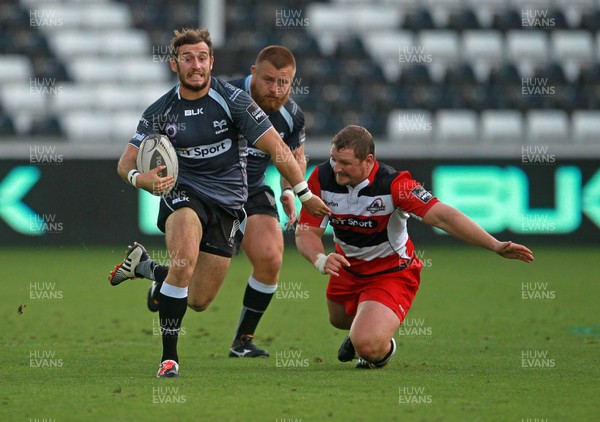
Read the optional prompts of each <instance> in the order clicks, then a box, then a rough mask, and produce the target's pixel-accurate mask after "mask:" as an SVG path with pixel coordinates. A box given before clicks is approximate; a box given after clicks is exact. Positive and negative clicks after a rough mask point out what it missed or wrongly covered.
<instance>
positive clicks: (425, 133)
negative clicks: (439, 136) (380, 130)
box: [387, 109, 433, 145]
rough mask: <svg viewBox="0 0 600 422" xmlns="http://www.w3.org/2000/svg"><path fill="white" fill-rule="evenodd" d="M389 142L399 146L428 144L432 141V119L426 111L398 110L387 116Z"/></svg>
mask: <svg viewBox="0 0 600 422" xmlns="http://www.w3.org/2000/svg"><path fill="white" fill-rule="evenodd" d="M387 125H388V127H387V133H388V136H389V138H390V141H391V142H393V143H398V144H400V145H405V144H412V145H414V144H419V145H420V144H430V143H431V142H432V140H433V137H432V132H433V117H432V114H431V112H430V111H428V110H417V109H399V110H392V111H391V112H390V113H389V114H388V121H387Z"/></svg>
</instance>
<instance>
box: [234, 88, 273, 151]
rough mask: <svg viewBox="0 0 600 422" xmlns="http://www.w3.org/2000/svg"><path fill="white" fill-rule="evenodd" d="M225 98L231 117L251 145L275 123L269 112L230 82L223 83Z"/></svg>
mask: <svg viewBox="0 0 600 422" xmlns="http://www.w3.org/2000/svg"><path fill="white" fill-rule="evenodd" d="M223 90H224V94H225V95H224V98H226V99H227V101H228V103H229V109H230V110H231V118H232V120H233V122H234V124H235V125H236V126H237V127H238V129H239V130H240V132H241V133H242V135H244V137H245V138H246V139H247V140H248V142H249V143H250V144H251V145H254V143H255V142H256V141H257V140H258V139H259V138H260V137H261V136H262V135H264V134H265V132H266V131H267V130H269V129H270V128H271V127H273V125H272V124H271V121H270V120H269V117H268V116H267V113H265V112H264V111H263V109H262V108H260V107H259V106H258V104H256V102H255V101H254V100H253V99H252V98H251V97H250V96H249V95H248V94H246V93H245V92H244V91H243V90H241V89H239V88H236V87H234V86H233V85H231V84H229V83H225V84H224V85H223Z"/></svg>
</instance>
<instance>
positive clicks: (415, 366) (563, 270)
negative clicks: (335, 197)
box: [0, 247, 600, 422]
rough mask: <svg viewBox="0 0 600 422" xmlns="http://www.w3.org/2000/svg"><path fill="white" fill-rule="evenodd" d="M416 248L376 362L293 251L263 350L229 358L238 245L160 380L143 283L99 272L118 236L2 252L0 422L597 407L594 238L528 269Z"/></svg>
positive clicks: (515, 416)
mask: <svg viewBox="0 0 600 422" xmlns="http://www.w3.org/2000/svg"><path fill="white" fill-rule="evenodd" d="M149 249H150V248H149ZM152 249H153V250H158V249H156V248H152ZM422 251H423V254H422V256H421V258H422V259H423V260H424V262H425V264H426V268H425V269H424V270H423V272H422V280H421V288H420V291H419V293H418V294H417V297H416V299H415V302H414V304H413V307H412V309H411V311H410V312H409V315H408V317H407V320H406V323H405V324H406V325H405V326H404V327H403V328H401V329H400V330H399V332H398V333H397V334H396V336H395V338H396V341H397V343H398V346H399V348H398V353H397V354H396V357H395V359H394V361H393V362H392V364H391V365H390V366H388V367H387V368H385V369H383V370H379V371H360V370H355V369H354V368H353V365H352V364H350V363H346V364H342V363H340V362H338V361H337V359H336V356H337V348H338V346H339V344H340V342H341V341H342V340H343V338H344V336H345V333H344V332H342V331H339V330H336V329H334V328H333V327H331V326H330V325H329V323H328V320H327V314H326V309H325V299H324V290H325V284H326V278H325V277H322V276H320V275H319V274H318V273H317V272H316V271H315V270H314V269H313V268H312V267H311V266H310V265H309V264H308V263H307V262H305V261H304V260H303V259H302V258H301V257H300V255H299V254H298V253H296V251H295V250H293V248H289V251H287V252H286V255H285V259H284V267H283V270H282V277H281V282H280V289H279V293H278V294H277V296H276V297H275V298H274V300H273V302H272V304H271V306H270V308H269V310H268V311H267V313H266V314H265V316H264V318H263V321H262V322H261V325H260V326H259V330H258V331H257V333H256V342H257V344H259V345H260V346H263V347H265V348H266V349H268V350H269V351H270V352H271V357H270V358H268V359H260V360H252V359H230V358H228V357H227V352H228V347H229V344H230V342H231V340H232V336H233V332H234V328H235V326H236V323H237V320H238V316H239V311H240V306H241V299H242V295H243V291H244V286H245V282H246V281H245V280H246V279H247V276H248V273H249V271H250V267H249V265H248V263H247V260H246V259H245V258H244V257H243V256H239V257H236V258H234V260H233V263H232V267H231V271H230V273H229V275H228V277H227V280H226V282H225V284H224V286H223V289H222V291H221V293H220V294H219V296H218V297H217V299H216V300H215V302H213V304H212V305H211V307H210V308H209V309H208V310H207V311H206V312H204V313H201V314H197V313H194V312H193V311H191V310H188V312H187V314H186V318H185V320H184V323H183V329H182V336H181V337H180V348H179V349H180V360H181V375H182V376H181V378H179V379H170V380H158V379H156V378H155V377H154V376H155V372H156V369H157V367H158V363H159V362H158V360H159V358H160V337H159V336H158V326H157V314H151V313H149V312H148V311H147V310H146V305H145V296H146V292H147V288H148V286H149V282H148V281H147V280H135V281H131V282H129V281H128V282H126V283H124V284H123V285H121V286H118V287H111V286H110V285H109V284H108V282H107V281H106V276H107V273H108V271H109V270H110V269H111V267H112V266H113V265H114V264H116V263H117V262H118V261H119V260H120V259H121V258H122V254H123V251H122V250H121V248H119V249H118V250H110V249H106V248H104V249H101V248H93V249H85V248H79V249H66V248H65V249H17V250H15V249H3V250H0V268H2V274H3V277H2V282H3V288H2V299H3V300H2V307H1V312H2V319H1V321H2V322H1V323H0V324H2V337H1V339H2V340H1V348H2V351H1V356H2V365H0V374H1V377H0V378H1V383H0V420H2V421H32V420H44V419H45V420H55V421H79V420H86V421H96V420H97V421H104V420H110V421H133V420H147V421H150V420H156V421H159V420H162V421H164V420H202V421H204V420H206V421H216V420H219V421H244V420H257V421H278V422H283V421H288V422H289V421H300V420H302V421H338V420H339V421H361V420H364V421H380V420H398V421H400V420H402V421H406V420H410V421H469V420H479V421H519V422H522V421H533V420H547V421H567V420H568V421H575V420H576V421H596V420H600V401H599V400H598V391H599V390H598V379H600V373H599V370H598V356H599V351H600V349H599V344H598V341H599V340H600V339H599V336H600V320H599V315H600V312H599V311H600V306H599V298H600V284H599V283H598V275H597V268H596V267H595V265H593V263H594V262H595V260H596V259H598V256H600V249H598V248H564V249H558V248H557V249H546V248H534V253H535V255H536V261H535V263H534V264H531V265H527V264H523V263H520V262H515V261H507V260H503V259H501V258H499V257H497V256H495V255H494V254H492V253H489V252H486V251H483V250H478V249H475V248H467V247H465V248H437V247H425V248H424V249H422ZM157 253H158V252H157Z"/></svg>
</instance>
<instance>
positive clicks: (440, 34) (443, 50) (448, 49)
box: [418, 30, 460, 63]
mask: <svg viewBox="0 0 600 422" xmlns="http://www.w3.org/2000/svg"><path fill="white" fill-rule="evenodd" d="M418 45H419V46H421V47H422V48H423V51H424V54H427V55H431V60H432V63H438V62H440V61H441V62H443V63H453V62H456V61H458V60H459V57H460V55H459V42H458V34H457V33H456V32H454V31H448V30H438V31H421V32H419V35H418Z"/></svg>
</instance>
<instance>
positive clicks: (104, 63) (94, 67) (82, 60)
mask: <svg viewBox="0 0 600 422" xmlns="http://www.w3.org/2000/svg"><path fill="white" fill-rule="evenodd" d="M69 71H70V73H71V74H72V75H73V78H74V80H75V81H76V82H79V83H103V82H114V81H118V80H119V78H120V77H121V74H122V73H123V72H124V69H123V67H122V64H121V63H118V62H117V61H116V60H113V61H111V60H106V58H103V57H97V56H96V57H93V56H89V57H88V56H86V57H77V58H74V59H72V60H71V61H70V63H69Z"/></svg>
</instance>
